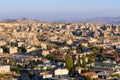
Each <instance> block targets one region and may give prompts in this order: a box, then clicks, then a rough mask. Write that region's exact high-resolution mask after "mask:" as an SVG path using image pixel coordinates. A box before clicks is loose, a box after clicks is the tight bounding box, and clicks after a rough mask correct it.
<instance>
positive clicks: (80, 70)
mask: <svg viewBox="0 0 120 80" xmlns="http://www.w3.org/2000/svg"><path fill="white" fill-rule="evenodd" d="M82 70H84V68H81V67H76V71H77V72H78V73H79V74H81V72H82Z"/></svg>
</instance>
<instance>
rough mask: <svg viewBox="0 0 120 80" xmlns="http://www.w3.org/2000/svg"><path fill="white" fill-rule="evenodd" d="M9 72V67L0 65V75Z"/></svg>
mask: <svg viewBox="0 0 120 80" xmlns="http://www.w3.org/2000/svg"><path fill="white" fill-rule="evenodd" d="M7 72H10V65H0V73H7Z"/></svg>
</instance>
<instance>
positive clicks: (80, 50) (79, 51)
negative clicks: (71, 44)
mask: <svg viewBox="0 0 120 80" xmlns="http://www.w3.org/2000/svg"><path fill="white" fill-rule="evenodd" d="M82 49H83V46H82V45H81V44H80V45H79V46H78V47H77V52H78V53H82Z"/></svg>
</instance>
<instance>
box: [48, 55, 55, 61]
mask: <svg viewBox="0 0 120 80" xmlns="http://www.w3.org/2000/svg"><path fill="white" fill-rule="evenodd" d="M48 58H49V59H50V61H54V60H55V55H54V53H51V54H49V55H48Z"/></svg>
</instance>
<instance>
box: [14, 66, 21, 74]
mask: <svg viewBox="0 0 120 80" xmlns="http://www.w3.org/2000/svg"><path fill="white" fill-rule="evenodd" d="M14 70H15V72H16V73H17V74H20V70H19V68H18V65H15V67H14Z"/></svg>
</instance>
